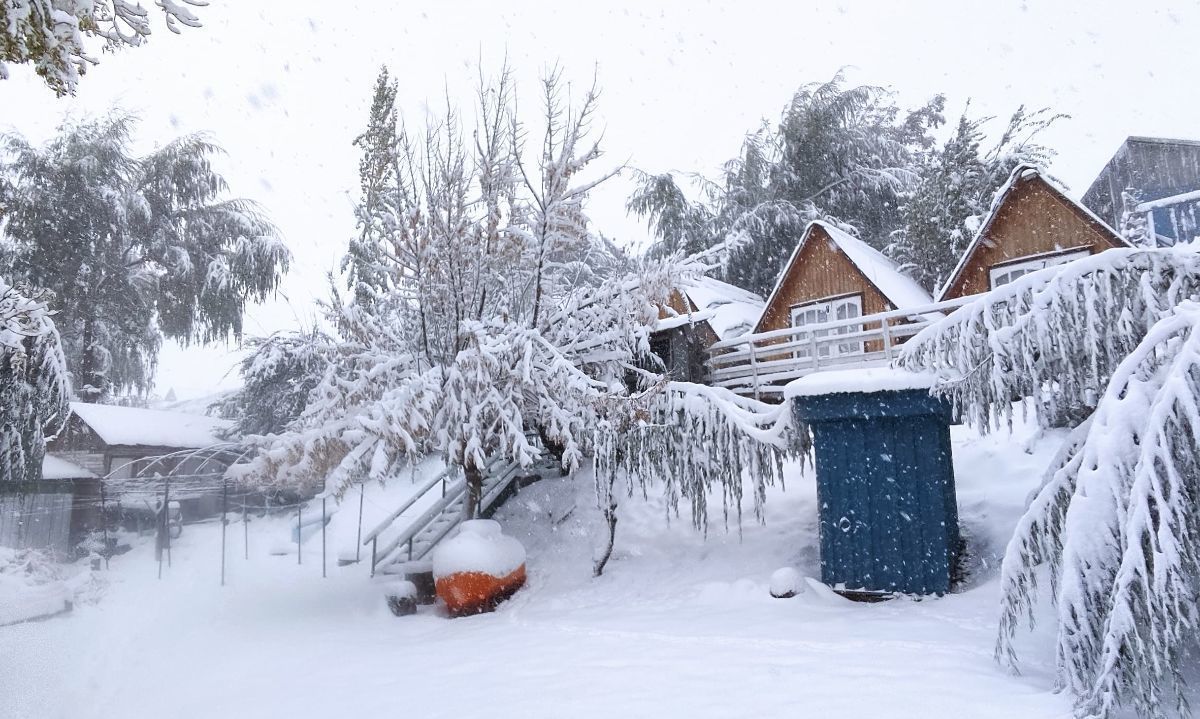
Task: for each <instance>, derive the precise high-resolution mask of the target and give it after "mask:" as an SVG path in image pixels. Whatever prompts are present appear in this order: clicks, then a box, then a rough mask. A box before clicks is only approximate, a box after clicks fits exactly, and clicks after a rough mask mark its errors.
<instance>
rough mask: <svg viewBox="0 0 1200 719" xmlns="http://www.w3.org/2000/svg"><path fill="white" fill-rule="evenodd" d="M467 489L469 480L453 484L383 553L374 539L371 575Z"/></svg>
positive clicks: (372, 542) (374, 538)
mask: <svg viewBox="0 0 1200 719" xmlns="http://www.w3.org/2000/svg"><path fill="white" fill-rule="evenodd" d="M466 489H467V480H466V479H465V478H464V479H460V480H458V481H457V482H455V483H454V484H452V485H451V486H450V487H449V488H447V490H446V496H444V497H442V498H441V499H439V500H438V501H436V502H434V503H433V504H432V505H431V506H430V507H429V509H427V510H425V512H424V513H423V514H422V515H421V516H419V517H417V518H416V519H415V520H413V521H412V523H411V524H409V525H408V528H407V529H405V530H404V531H403V532H401V533H400V534H398V535H396V537H395V538H394V539H392V540H391V541H389V542H388V543H387V545H386V546H385V547H384V548H383V552H379V551H378V544H377V542H376V540H377V537H373V538H372V539H371V540H370V541H371V574H374V573H375V568H376V567H377V566H379V563H380V562H383V561H387V559H388V557H390V556H391V555H392V552H394V551H396V549H397V548H399V547H400V546H401V545H403V544H404V543H405V542H409V541H411V540H412V539H413V537H415V536H417V535H418V534H420V533H421V531H422V530H424V529H425V527H427V526H429V523H430V522H432V521H433V520H434V519H436V518H437V516H438V515H440V514H441V513H442V511H443V510H445V509H446V507H449V506H450V505H451V504H454V503H455V502H457V501H458V500H460V499H462V495H463V494H464V493H465V492H466Z"/></svg>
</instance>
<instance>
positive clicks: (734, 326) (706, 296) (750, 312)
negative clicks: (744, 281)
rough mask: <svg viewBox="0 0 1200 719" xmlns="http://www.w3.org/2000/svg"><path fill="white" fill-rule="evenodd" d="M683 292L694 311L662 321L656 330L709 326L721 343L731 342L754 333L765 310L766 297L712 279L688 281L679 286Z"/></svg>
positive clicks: (690, 308)
mask: <svg viewBox="0 0 1200 719" xmlns="http://www.w3.org/2000/svg"><path fill="white" fill-rule="evenodd" d="M679 292H680V294H681V295H683V297H684V299H685V300H686V301H687V302H688V304H689V307H688V309H689V310H690V311H689V312H687V313H682V314H676V315H674V316H671V317H665V318H663V319H660V320H659V321H658V323H657V324H656V325H655V329H656V330H658V331H661V330H669V329H674V328H675V327H680V326H682V325H686V324H695V323H698V322H707V323H708V326H709V327H711V328H712V331H713V333H714V334H716V336H717V339H718V340H723V339H729V338H731V337H737V336H738V335H741V334H745V333H746V332H749V331H750V330H751V329H753V328H754V325H755V323H757V322H758V318H759V316H760V315H761V314H762V311H763V306H764V303H763V299H762V297H759V296H758V295H756V294H754V293H753V292H750V291H749V290H744V289H742V288H741V287H737V286H734V285H731V284H729V283H728V282H722V281H720V280H717V279H713V278H712V277H705V276H700V277H694V278H691V279H687V280H684V281H682V282H680V284H679ZM666 309H667V311H668V312H673V311H674V310H672V309H671V308H666Z"/></svg>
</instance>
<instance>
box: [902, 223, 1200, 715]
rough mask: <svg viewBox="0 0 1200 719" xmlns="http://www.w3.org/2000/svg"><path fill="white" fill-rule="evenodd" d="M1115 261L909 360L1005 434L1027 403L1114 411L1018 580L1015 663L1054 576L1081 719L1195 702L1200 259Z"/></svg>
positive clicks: (1033, 514)
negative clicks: (1188, 691) (1042, 580)
mask: <svg viewBox="0 0 1200 719" xmlns="http://www.w3.org/2000/svg"><path fill="white" fill-rule="evenodd" d="M1197 250H1198V248H1197V247H1196V246H1195V245H1193V246H1190V247H1176V248H1171V249H1160V250H1155V249H1119V250H1110V251H1107V252H1104V253H1102V254H1100V255H1096V256H1093V257H1091V258H1087V259H1083V260H1079V261H1076V262H1073V263H1071V264H1068V265H1065V266H1063V267H1061V268H1049V269H1047V270H1043V271H1040V272H1036V273H1033V274H1031V275H1028V276H1026V277H1023V278H1021V279H1019V280H1018V281H1016V282H1014V283H1013V284H1012V285H1009V286H1005V287H1003V288H1000V289H998V290H995V291H993V292H991V293H989V294H987V295H984V296H983V297H981V298H980V299H979V300H978V301H976V302H974V303H972V304H970V305H967V306H965V307H963V308H961V309H960V310H958V311H957V312H955V313H954V314H952V315H951V316H949V317H948V318H946V319H945V320H942V321H941V322H939V323H937V324H935V325H933V326H931V327H929V328H927V329H926V330H924V331H923V332H922V333H920V334H919V335H917V336H916V337H914V338H913V339H912V340H911V341H910V342H909V343H908V344H907V345H906V346H905V353H904V356H903V358H902V362H903V364H904V365H905V366H907V367H908V368H910V369H917V368H926V369H928V368H931V369H935V370H938V371H940V372H941V373H942V374H943V378H944V380H945V381H944V384H942V385H941V391H943V392H945V393H946V394H947V395H948V396H949V397H951V398H952V399H953V401H954V403H955V405H956V406H957V407H958V408H959V410H960V411H961V412H962V413H963V415H964V416H965V417H966V418H967V419H968V420H969V421H972V422H974V423H975V424H977V425H979V426H981V427H984V428H992V427H995V426H997V425H998V424H1000V423H1001V422H1002V421H1003V420H1005V419H1010V413H1011V411H1012V410H1011V407H1012V402H1011V400H1012V398H1013V397H1015V396H1032V397H1035V398H1038V399H1042V400H1045V401H1046V402H1047V403H1048V404H1049V405H1050V406H1051V407H1053V406H1055V405H1056V403H1062V402H1075V403H1087V404H1090V405H1093V406H1095V407H1096V410H1095V412H1094V413H1093V414H1092V416H1091V417H1090V418H1089V419H1088V420H1086V421H1085V422H1084V423H1083V424H1081V425H1080V426H1079V427H1077V428H1076V429H1075V430H1074V432H1073V433H1072V434H1071V436H1070V438H1069V439H1068V440H1067V442H1066V444H1065V445H1064V447H1063V448H1062V450H1061V451H1060V453H1059V455H1058V456H1057V457H1056V458H1055V460H1054V462H1053V465H1052V466H1051V467H1050V468H1049V470H1048V472H1047V474H1046V478H1045V481H1044V483H1043V485H1042V487H1041V488H1040V489H1039V490H1038V491H1037V492H1036V493H1035V494H1034V496H1033V497H1032V499H1031V502H1030V505H1029V507H1028V509H1027V510H1026V513H1025V515H1024V516H1023V517H1022V519H1021V520H1020V522H1019V524H1018V526H1017V530H1016V533H1015V534H1014V536H1013V538H1012V540H1011V542H1010V543H1009V546H1008V550H1007V552H1006V554H1005V558H1004V564H1003V568H1002V580H1001V581H1002V592H1003V595H1002V596H1003V599H1002V609H1001V618H1000V636H999V640H998V644H997V649H996V653H997V658H998V659H999V660H1001V661H1003V662H1005V663H1007V664H1008V665H1009V666H1010V667H1012V668H1014V669H1015V668H1016V653H1015V651H1014V648H1013V638H1014V634H1015V632H1016V629H1017V627H1018V625H1019V624H1020V623H1021V622H1022V621H1023V620H1028V621H1030V622H1032V621H1034V619H1035V618H1036V617H1035V612H1034V609H1033V604H1034V596H1035V593H1036V591H1037V590H1038V588H1039V584H1038V581H1039V576H1040V572H1042V571H1043V570H1045V571H1047V572H1048V575H1049V590H1050V594H1051V597H1052V599H1053V600H1054V603H1055V605H1056V607H1057V616H1056V621H1057V625H1058V640H1057V654H1058V657H1057V665H1058V673H1059V676H1058V679H1059V684H1060V687H1061V688H1065V689H1068V690H1070V691H1071V693H1072V694H1073V695H1074V696H1075V697H1076V699H1077V711H1078V714H1079V715H1080V716H1087V717H1111V716H1114V714H1115V712H1116V711H1117V710H1118V708H1119V707H1120V706H1122V705H1126V706H1130V707H1132V708H1133V709H1134V710H1135V711H1136V712H1137V713H1138V714H1139V715H1141V716H1150V717H1162V716H1164V715H1165V713H1166V712H1167V711H1168V710H1170V709H1172V708H1179V707H1181V706H1182V702H1183V691H1182V690H1183V688H1184V672H1183V669H1184V667H1183V660H1184V658H1185V657H1186V656H1188V655H1189V652H1191V651H1194V650H1195V636H1196V632H1197V630H1198V629H1200V611H1198V610H1197V605H1196V597H1197V596H1200V515H1197V513H1196V509H1195V507H1196V501H1197V497H1200V462H1198V460H1197V455H1196V447H1197V446H1198V444H1200V304H1197V302H1198V300H1200V253H1198V252H1197Z"/></svg>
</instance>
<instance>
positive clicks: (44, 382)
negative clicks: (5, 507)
mask: <svg viewBox="0 0 1200 719" xmlns="http://www.w3.org/2000/svg"><path fill="white" fill-rule="evenodd" d="M70 396H71V388H70V385H69V383H68V379H67V367H66V360H65V359H64V358H63V352H62V345H61V344H60V342H59V339H58V331H57V330H56V329H55V328H54V322H53V320H52V319H51V316H50V312H49V310H48V309H47V307H46V302H45V297H44V296H43V295H42V294H41V293H31V292H29V291H27V290H24V289H22V288H17V287H12V286H10V285H9V284H8V283H7V282H6V281H5V280H3V279H0V397H3V398H4V399H3V402H0V482H4V481H13V482H21V481H33V480H37V479H40V478H41V476H42V457H43V456H44V455H45V438H46V436H47V435H50V436H53V435H54V434H56V433H57V432H58V430H59V429H60V428H61V427H62V425H63V423H65V422H66V420H67V416H68V401H69V400H70Z"/></svg>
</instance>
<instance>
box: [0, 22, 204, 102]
mask: <svg viewBox="0 0 1200 719" xmlns="http://www.w3.org/2000/svg"><path fill="white" fill-rule="evenodd" d="M155 4H156V5H158V7H159V9H160V10H162V12H163V18H164V19H165V20H166V26H167V29H168V30H170V31H171V32H173V33H176V34H178V33H179V32H180V30H179V26H180V25H183V26H187V27H200V19H199V18H198V17H196V15H195V13H193V12H192V11H191V9H190V7H196V6H202V5H207V4H208V2H207V1H206V0H156V2H155ZM150 31H151V27H150V17H149V15H148V14H147V13H146V11H145V10H144V9H142V6H141V5H139V4H136V3H129V2H126V0H5V2H3V3H0V80H4V79H7V78H8V64H9V63H15V64H24V63H30V64H32V65H33V68H34V71H35V72H36V73H37V74H38V75H39V76H40V77H41V78H42V80H43V81H45V83H46V85H47V86H48V87H49V88H50V89H51V90H54V92H55V93H57V94H58V95H59V96H62V95H73V94H75V88H76V87H77V86H78V84H79V78H80V77H81V76H82V75H83V74H84V73H86V72H87V69H88V67H89V66H91V65H95V64H96V63H97V62H98V61H97V60H96V54H95V51H94V50H92V49H89V48H88V47H87V41H86V40H85V38H86V39H95V40H96V41H97V43H98V45H99V48H97V49H103V50H109V51H111V50H116V49H117V48H121V47H127V46H128V47H137V46H139V45H141V44H142V43H144V42H145V41H146V38H148V37H149V36H150Z"/></svg>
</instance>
